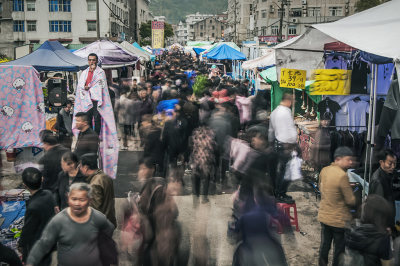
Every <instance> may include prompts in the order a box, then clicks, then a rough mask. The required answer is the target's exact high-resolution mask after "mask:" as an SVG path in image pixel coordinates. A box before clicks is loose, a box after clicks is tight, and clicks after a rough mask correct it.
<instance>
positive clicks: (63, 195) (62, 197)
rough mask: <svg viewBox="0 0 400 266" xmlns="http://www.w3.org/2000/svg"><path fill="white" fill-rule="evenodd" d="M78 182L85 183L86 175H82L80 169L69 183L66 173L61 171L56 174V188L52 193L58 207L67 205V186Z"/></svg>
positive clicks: (61, 207) (62, 207)
mask: <svg viewBox="0 0 400 266" xmlns="http://www.w3.org/2000/svg"><path fill="white" fill-rule="evenodd" d="M79 182H84V183H86V177H85V176H83V175H82V174H81V172H80V171H78V174H77V175H76V176H75V177H74V178H73V179H72V180H71V183H70V177H69V176H68V173H65V172H64V171H61V172H60V173H59V174H58V180H57V185H56V189H55V191H54V193H53V194H54V199H55V202H56V205H57V206H58V207H60V210H62V209H65V208H67V207H68V195H67V194H68V192H69V187H70V186H71V185H72V184H73V183H79Z"/></svg>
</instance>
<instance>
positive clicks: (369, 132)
mask: <svg viewBox="0 0 400 266" xmlns="http://www.w3.org/2000/svg"><path fill="white" fill-rule="evenodd" d="M371 74H372V75H371V77H372V78H371V91H370V94H369V102H370V105H369V117H368V125H367V148H366V151H365V163H364V185H363V188H364V189H363V198H364V197H365V188H366V182H367V176H368V172H367V171H368V162H369V156H370V149H371V121H372V112H373V111H372V103H373V97H374V96H373V95H374V92H373V91H374V79H375V68H374V67H372V73H371Z"/></svg>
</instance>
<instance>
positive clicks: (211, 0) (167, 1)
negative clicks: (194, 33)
mask: <svg viewBox="0 0 400 266" xmlns="http://www.w3.org/2000/svg"><path fill="white" fill-rule="evenodd" d="M227 6H228V0H200V1H199V0H151V2H150V10H151V11H152V13H153V15H154V16H165V17H166V18H167V21H168V22H169V23H172V24H176V23H178V22H179V21H180V20H185V16H186V15H189V14H194V13H196V12H200V13H201V14H219V13H221V12H223V11H226V9H227Z"/></svg>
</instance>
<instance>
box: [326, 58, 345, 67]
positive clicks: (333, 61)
mask: <svg viewBox="0 0 400 266" xmlns="http://www.w3.org/2000/svg"><path fill="white" fill-rule="evenodd" d="M325 69H345V70H346V69H347V63H346V61H345V60H344V58H343V57H342V56H332V55H331V56H327V58H326V61H325Z"/></svg>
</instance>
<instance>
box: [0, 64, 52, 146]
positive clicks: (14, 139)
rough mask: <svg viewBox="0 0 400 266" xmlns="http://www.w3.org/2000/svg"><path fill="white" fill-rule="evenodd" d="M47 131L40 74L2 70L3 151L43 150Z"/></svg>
mask: <svg viewBox="0 0 400 266" xmlns="http://www.w3.org/2000/svg"><path fill="white" fill-rule="evenodd" d="M45 128H46V122H45V105H44V102H43V90H42V84H41V83H40V80H39V73H38V72H37V71H36V70H35V69H34V68H33V67H32V66H0V149H8V148H23V147H41V146H42V143H41V142H40V137H39V132H40V131H41V130H43V129H45Z"/></svg>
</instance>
